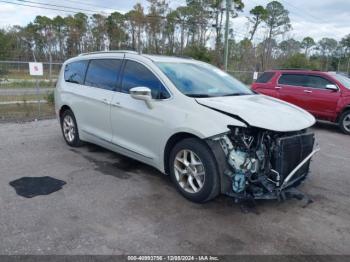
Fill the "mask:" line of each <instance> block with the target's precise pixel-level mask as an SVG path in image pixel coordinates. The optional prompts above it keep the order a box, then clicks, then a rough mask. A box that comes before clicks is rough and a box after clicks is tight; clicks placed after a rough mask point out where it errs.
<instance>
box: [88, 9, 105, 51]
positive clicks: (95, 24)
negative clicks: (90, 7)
mask: <svg viewBox="0 0 350 262" xmlns="http://www.w3.org/2000/svg"><path fill="white" fill-rule="evenodd" d="M106 22H107V18H106V17H105V16H103V15H101V14H93V15H92V17H91V34H92V41H91V43H90V45H91V46H92V50H94V51H104V50H106V38H107V23H106Z"/></svg>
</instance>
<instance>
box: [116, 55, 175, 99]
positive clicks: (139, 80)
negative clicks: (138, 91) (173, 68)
mask: <svg viewBox="0 0 350 262" xmlns="http://www.w3.org/2000/svg"><path fill="white" fill-rule="evenodd" d="M139 86H144V87H148V88H149V89H151V91H152V98H154V99H165V98H169V97H170V95H169V93H168V92H167V91H166V89H165V87H164V86H163V84H162V83H161V82H160V81H159V79H158V78H157V77H156V76H155V75H154V74H153V73H152V72H151V71H150V70H148V69H147V68H146V67H145V66H143V65H141V64H140V63H138V62H134V61H130V60H129V61H127V62H126V65H125V68H124V74H123V81H122V90H121V91H122V92H123V93H129V90H130V89H131V88H133V87H139Z"/></svg>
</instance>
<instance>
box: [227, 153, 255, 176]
mask: <svg viewBox="0 0 350 262" xmlns="http://www.w3.org/2000/svg"><path fill="white" fill-rule="evenodd" d="M228 163H229V164H230V166H232V167H233V168H234V169H235V170H236V172H239V171H240V172H247V171H249V172H251V173H255V172H256V171H257V166H258V165H257V163H258V162H257V160H256V159H255V158H250V157H249V155H248V153H246V152H243V151H239V150H232V151H231V152H230V154H229V157H228Z"/></svg>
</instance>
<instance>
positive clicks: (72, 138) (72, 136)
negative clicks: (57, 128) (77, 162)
mask: <svg viewBox="0 0 350 262" xmlns="http://www.w3.org/2000/svg"><path fill="white" fill-rule="evenodd" d="M60 121H61V130H62V134H63V138H64V140H65V141H66V143H67V144H68V145H69V146H72V147H79V146H81V145H82V141H81V140H80V138H79V132H78V125H77V121H76V120H75V116H74V114H73V112H72V111H71V110H69V109H67V110H65V111H64V112H63V114H62V116H61V119H60Z"/></svg>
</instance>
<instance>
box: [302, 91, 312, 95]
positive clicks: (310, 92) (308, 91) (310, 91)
mask: <svg viewBox="0 0 350 262" xmlns="http://www.w3.org/2000/svg"><path fill="white" fill-rule="evenodd" d="M304 93H308V94H310V93H312V91H311V90H304Z"/></svg>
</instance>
